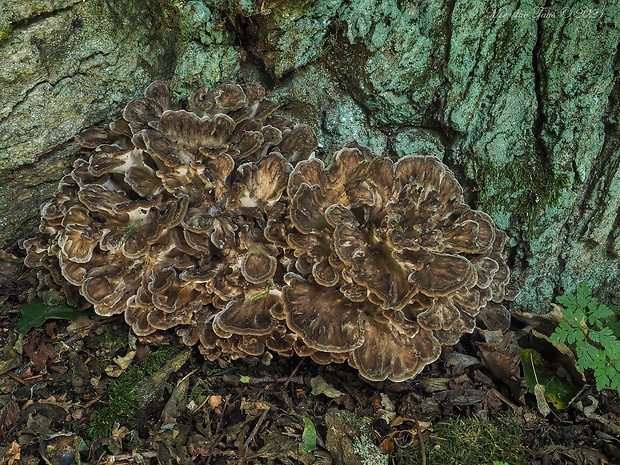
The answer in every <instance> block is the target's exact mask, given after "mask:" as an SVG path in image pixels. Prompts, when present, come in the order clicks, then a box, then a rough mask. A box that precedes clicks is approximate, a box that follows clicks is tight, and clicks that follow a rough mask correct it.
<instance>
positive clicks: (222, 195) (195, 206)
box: [24, 82, 517, 381]
mask: <svg viewBox="0 0 620 465" xmlns="http://www.w3.org/2000/svg"><path fill="white" fill-rule="evenodd" d="M264 94H265V92H264V89H263V88H262V87H261V86H259V85H256V84H248V85H244V86H239V85H233V84H223V85H220V86H219V87H217V88H216V89H214V90H209V89H208V88H205V87H202V88H199V89H198V90H197V91H196V92H194V93H193V94H192V95H191V96H190V97H189V99H188V101H187V102H186V103H185V104H184V105H181V104H179V103H177V102H175V101H174V100H173V99H172V97H171V93H170V89H169V87H168V85H167V84H166V83H164V82H156V83H154V84H152V85H151V86H149V87H148V88H147V90H146V91H145V97H144V98H140V99H137V100H135V101H133V102H131V103H129V104H128V105H127V106H126V107H125V109H124V111H123V114H122V118H120V119H118V120H116V121H113V122H112V123H111V124H109V125H108V126H106V127H103V128H91V129H87V130H85V131H84V132H82V133H81V134H80V135H79V136H77V138H76V139H77V141H78V143H80V144H81V146H82V148H83V150H82V153H83V158H80V159H78V160H77V161H76V162H75V163H74V165H73V169H72V170H71V172H70V173H68V174H66V175H65V176H64V177H63V178H62V180H61V181H60V184H59V186H58V190H57V192H56V194H55V196H54V198H53V199H52V200H51V201H49V202H48V203H47V204H45V205H44V206H43V207H42V209H41V213H42V219H41V224H40V228H39V231H40V232H39V234H38V235H37V236H36V237H33V238H31V239H28V240H26V241H24V247H25V249H26V251H27V256H26V259H25V261H26V264H27V265H28V266H31V267H38V268H40V270H39V281H40V288H39V290H40V291H41V292H45V291H46V290H50V289H52V290H55V291H57V292H60V294H61V295H62V296H63V297H64V298H66V300H67V301H68V302H69V303H70V304H72V305H74V306H77V307H81V308H86V307H89V306H92V307H94V310H95V311H96V312H97V313H98V314H100V315H105V316H108V315H114V314H124V317H125V320H126V321H127V323H128V324H130V325H131V327H132V328H133V331H134V332H135V333H136V334H137V335H148V334H151V333H153V332H155V331H158V330H168V329H171V328H174V329H175V330H176V332H177V334H178V335H179V336H180V337H181V339H182V341H183V342H184V343H185V344H188V345H195V344H199V347H200V350H201V352H202V353H203V354H204V355H205V356H206V357H207V358H209V359H211V360H215V359H217V358H219V357H222V356H224V357H229V358H233V359H234V358H241V357H245V356H248V355H253V356H263V357H266V358H269V357H270V354H271V353H272V352H275V353H279V354H281V355H285V356H289V355H293V354H298V355H300V356H309V357H311V358H312V359H313V360H314V361H316V362H318V363H322V364H327V363H331V362H344V361H347V362H348V363H349V364H350V365H352V366H353V367H355V368H356V369H358V370H359V372H360V374H361V376H363V377H364V378H366V379H369V380H375V381H377V380H384V379H387V378H389V379H391V380H393V381H402V380H405V379H409V378H411V377H413V376H415V375H416V374H417V373H419V372H420V371H421V370H422V368H424V366H426V365H427V364H429V363H431V362H433V361H435V360H436V359H437V358H438V357H439V355H440V352H441V347H442V345H450V344H455V343H456V342H457V341H458V340H459V337H460V336H461V335H462V334H463V333H467V332H472V331H473V330H474V328H475V325H476V320H477V319H478V320H479V321H480V320H481V318H482V321H484V322H485V324H486V325H487V326H489V325H490V326H493V324H499V325H500V326H501V323H497V321H501V320H502V319H504V320H505V319H506V317H505V316H506V314H507V312H506V309H505V308H504V307H503V306H502V302H503V301H504V300H511V299H513V298H514V297H515V296H516V292H517V290H516V287H515V286H514V285H512V284H510V283H509V270H508V267H507V266H506V264H505V263H504V261H503V260H502V257H501V254H502V251H503V248H504V243H505V239H506V235H505V234H504V233H503V232H501V231H499V230H498V229H497V228H496V227H495V225H494V223H493V221H492V220H491V218H490V217H489V216H488V215H486V214H485V213H482V212H480V211H476V210H472V209H471V208H470V207H469V206H468V205H466V204H465V202H464V199H463V191H462V188H461V186H460V185H459V183H458V182H457V180H456V179H455V177H454V175H453V174H452V172H451V171H450V170H449V169H448V168H447V167H446V166H445V165H443V164H442V163H441V162H440V161H439V160H438V159H436V158H433V157H429V156H420V155H410V156H407V157H404V158H401V159H400V160H398V161H396V162H394V161H392V160H391V159H390V158H388V157H381V156H375V155H374V154H372V153H371V152H370V151H369V150H368V149H366V148H362V147H359V146H356V145H353V144H351V145H349V146H346V147H344V148H343V149H341V150H340V151H338V152H337V153H336V154H335V157H334V159H333V161H332V162H331V163H329V164H325V163H324V162H323V161H321V160H319V159H317V158H314V157H313V151H314V149H315V148H316V146H317V139H316V137H315V135H314V133H313V131H312V130H311V129H310V128H309V127H308V126H305V125H301V124H293V123H291V122H290V121H288V120H287V119H285V118H283V117H281V116H277V115H276V114H275V113H274V111H275V110H276V107H277V105H276V104H274V103H273V102H271V101H269V100H267V99H265V98H264ZM489 322H490V323H489ZM494 322H495V323H494Z"/></svg>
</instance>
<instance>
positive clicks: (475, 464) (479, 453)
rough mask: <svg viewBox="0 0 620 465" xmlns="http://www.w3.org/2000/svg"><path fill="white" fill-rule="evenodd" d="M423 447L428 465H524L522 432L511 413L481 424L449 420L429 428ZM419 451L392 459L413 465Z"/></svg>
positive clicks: (398, 464)
mask: <svg viewBox="0 0 620 465" xmlns="http://www.w3.org/2000/svg"><path fill="white" fill-rule="evenodd" d="M432 431H433V432H432V435H431V437H430V440H429V441H428V442H427V443H425V449H426V463H427V464H428V465H492V464H493V462H506V463H508V464H510V465H526V464H527V463H528V462H526V460H525V452H526V449H525V446H524V445H523V432H522V430H521V427H520V426H519V424H518V421H517V417H516V416H515V415H513V414H512V413H505V414H500V415H497V416H495V417H493V418H492V419H490V420H486V421H482V420H479V419H478V418H476V417H470V418H453V419H450V420H446V421H442V422H440V423H437V424H436V425H434V426H433V427H432ZM419 463H422V462H421V460H420V448H419V447H418V448H415V449H403V450H401V451H399V452H397V453H396V454H395V456H394V464H396V465H416V464H419Z"/></svg>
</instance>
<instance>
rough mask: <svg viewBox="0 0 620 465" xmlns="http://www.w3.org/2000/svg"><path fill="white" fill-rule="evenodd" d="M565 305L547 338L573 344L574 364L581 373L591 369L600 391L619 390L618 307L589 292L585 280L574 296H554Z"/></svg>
mask: <svg viewBox="0 0 620 465" xmlns="http://www.w3.org/2000/svg"><path fill="white" fill-rule="evenodd" d="M557 301H558V302H559V303H560V304H562V305H563V306H564V312H563V313H564V317H565V318H566V319H565V321H562V322H561V323H560V324H559V325H558V326H557V327H556V328H555V331H554V332H553V334H552V335H551V337H550V338H549V340H550V341H551V342H554V343H560V344H567V345H570V346H572V347H574V351H575V354H576V355H577V367H578V368H579V370H580V371H581V372H582V373H585V372H586V370H592V372H593V374H594V379H595V381H596V389H598V390H599V391H601V390H603V389H605V388H611V389H614V390H616V391H617V392H618V393H620V339H619V338H618V336H619V334H618V333H620V329H619V327H618V322H617V320H618V313H617V312H618V311H617V310H615V309H612V308H610V307H608V306H606V305H604V304H602V303H600V302H599V301H598V300H597V299H596V297H593V296H592V291H591V290H590V287H589V286H588V283H587V282H585V281H584V282H582V283H581V284H580V285H579V287H578V288H577V296H575V295H574V294H566V295H563V296H560V297H558V298H557Z"/></svg>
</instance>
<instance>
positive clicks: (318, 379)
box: [310, 376, 344, 399]
mask: <svg viewBox="0 0 620 465" xmlns="http://www.w3.org/2000/svg"><path fill="white" fill-rule="evenodd" d="M310 386H311V387H312V392H311V393H310V394H312V395H313V396H318V395H320V394H323V395H325V396H327V397H329V398H330V399H335V398H337V397H340V396H343V395H344V393H343V392H340V391H339V390H338V389H336V388H334V387H333V386H331V385H329V384H328V383H327V381H325V380H324V379H323V377H322V376H315V377H314V378H312V379H311V380H310Z"/></svg>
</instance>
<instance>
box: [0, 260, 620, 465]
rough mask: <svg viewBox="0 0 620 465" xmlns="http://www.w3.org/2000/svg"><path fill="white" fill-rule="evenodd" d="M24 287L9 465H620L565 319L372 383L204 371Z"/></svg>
mask: <svg viewBox="0 0 620 465" xmlns="http://www.w3.org/2000/svg"><path fill="white" fill-rule="evenodd" d="M15 272H16V274H14V275H13V276H15V275H19V273H20V272H21V270H15ZM21 284H22V286H21V287H20V286H15V287H12V288H7V287H5V286H3V289H5V291H4V292H3V294H4V296H3V300H4V303H3V304H2V306H3V307H2V311H1V312H0V323H1V325H2V332H1V336H0V337H1V340H0V347H2V349H1V353H2V357H1V358H0V465H13V464H62V465H69V464H112V463H115V464H134V463H135V464H189V463H197V464H212V465H215V464H325V465H327V464H425V463H429V464H433V463H437V464H439V463H441V464H449V463H453V464H467V463H474V464H485V463H488V464H510V465H514V464H526V463H534V464H612V463H620V426H619V425H620V403H619V402H618V395H617V393H616V392H614V391H612V390H603V391H600V392H599V391H596V389H595V387H594V383H593V380H592V379H588V378H584V377H583V375H581V373H580V372H579V370H578V369H577V363H576V361H575V359H574V357H572V355H571V352H570V351H569V350H561V349H562V348H564V349H566V346H562V345H559V344H555V345H553V344H552V343H551V342H549V336H550V334H551V333H552V332H553V328H554V327H555V326H557V324H558V321H560V320H561V316H558V315H559V314H558V309H555V310H554V311H553V312H551V313H550V314H548V315H547V316H545V317H535V316H533V315H513V316H514V317H516V318H513V323H512V326H511V328H510V330H509V331H507V332H505V333H503V334H502V333H500V332H493V331H486V330H483V329H477V330H476V331H475V332H474V334H472V335H467V336H466V337H463V338H462V339H461V342H460V343H459V344H457V345H455V346H454V347H449V348H446V349H444V352H443V354H442V356H441V358H440V359H439V360H438V361H437V362H435V363H433V364H431V365H429V366H428V367H427V368H426V369H425V370H424V371H422V373H420V374H419V375H418V376H417V377H415V378H414V379H413V380H410V381H406V382H402V383H394V382H390V381H386V382H380V383H370V382H367V381H364V380H363V379H361V378H360V377H359V375H358V374H357V372H356V370H354V369H352V368H351V367H349V366H348V365H345V364H331V365H326V366H321V365H317V364H315V363H313V362H312V361H311V360H309V359H302V358H295V357H293V358H278V357H275V358H274V359H273V360H272V361H271V363H270V364H269V365H264V364H262V363H261V362H260V361H259V360H258V359H252V358H251V357H250V358H248V359H245V360H238V361H235V362H229V363H224V362H219V363H218V362H217V361H215V362H208V361H205V359H204V358H203V357H202V356H201V355H200V354H199V353H198V351H197V350H192V349H190V348H186V347H183V346H182V345H181V344H180V343H179V342H178V340H177V339H176V337H175V336H174V335H173V334H172V333H171V334H170V335H166V336H161V335H157V336H147V337H141V338H136V337H135V336H133V334H132V333H131V332H130V331H129V329H128V327H127V326H126V324H125V323H124V321H122V319H121V318H100V317H97V316H96V315H94V313H92V314H90V313H89V314H87V315H86V316H84V312H79V313H80V315H82V316H80V317H77V315H75V314H74V313H72V311H71V308H67V307H62V306H61V307H48V306H46V305H44V304H43V303H42V302H41V301H38V300H36V299H35V300H32V298H31V296H32V294H33V293H34V291H33V290H32V286H33V285H32V284H31V283H30V281H29V280H28V279H27V278H25V279H24V280H23V283H21ZM26 286H29V287H27V288H26V289H25V290H24V288H25V287H26ZM27 301H29V302H30V303H27V304H26V303H25V302H27ZM554 318H555V320H554Z"/></svg>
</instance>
